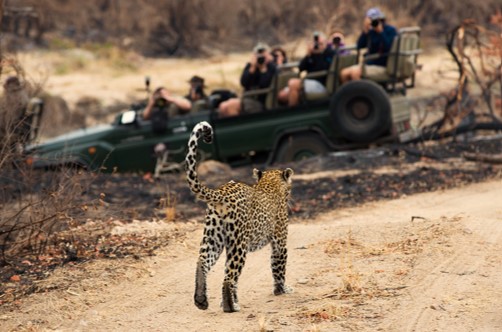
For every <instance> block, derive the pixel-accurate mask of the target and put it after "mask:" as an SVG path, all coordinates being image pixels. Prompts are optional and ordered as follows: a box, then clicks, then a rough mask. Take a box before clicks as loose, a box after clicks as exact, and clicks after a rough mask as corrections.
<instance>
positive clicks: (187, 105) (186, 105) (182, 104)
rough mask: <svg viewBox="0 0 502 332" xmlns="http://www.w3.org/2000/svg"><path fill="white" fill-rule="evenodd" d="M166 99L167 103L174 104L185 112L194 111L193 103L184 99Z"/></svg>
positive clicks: (171, 97)
mask: <svg viewBox="0 0 502 332" xmlns="http://www.w3.org/2000/svg"><path fill="white" fill-rule="evenodd" d="M166 99H167V101H169V102H171V103H173V104H174V105H176V106H178V108H179V109H182V110H184V111H189V110H191V109H192V103H191V102H190V101H189V100H188V99H186V98H184V97H173V96H170V97H169V98H166Z"/></svg>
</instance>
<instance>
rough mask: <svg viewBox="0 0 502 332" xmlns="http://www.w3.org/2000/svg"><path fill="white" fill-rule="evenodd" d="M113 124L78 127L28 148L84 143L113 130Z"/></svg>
mask: <svg viewBox="0 0 502 332" xmlns="http://www.w3.org/2000/svg"><path fill="white" fill-rule="evenodd" d="M112 128H113V126H112V125H110V124H103V125H97V126H93V127H89V128H84V129H78V130H74V131H71V132H69V133H66V134H63V135H60V136H56V137H53V138H50V139H47V140H45V141H43V142H40V143H39V144H34V145H30V146H28V147H27V149H28V150H32V149H39V148H43V147H47V148H48V147H52V146H54V147H56V146H61V145H71V143H72V142H75V143H76V142H78V143H82V142H85V141H89V140H93V139H96V138H97V137H99V136H101V134H103V133H106V132H109V131H110V130H112Z"/></svg>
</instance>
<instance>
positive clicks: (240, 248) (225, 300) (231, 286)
mask: <svg viewBox="0 0 502 332" xmlns="http://www.w3.org/2000/svg"><path fill="white" fill-rule="evenodd" d="M226 254H227V261H226V263H225V278H224V280H223V288H222V306H223V311H224V312H237V311H240V306H239V298H238V297H237V283H238V281H239V277H240V275H241V272H242V268H243V267H244V264H245V262H246V254H247V248H246V243H245V241H243V239H242V237H240V236H239V232H238V231H237V230H235V233H234V236H229V237H227V243H226Z"/></svg>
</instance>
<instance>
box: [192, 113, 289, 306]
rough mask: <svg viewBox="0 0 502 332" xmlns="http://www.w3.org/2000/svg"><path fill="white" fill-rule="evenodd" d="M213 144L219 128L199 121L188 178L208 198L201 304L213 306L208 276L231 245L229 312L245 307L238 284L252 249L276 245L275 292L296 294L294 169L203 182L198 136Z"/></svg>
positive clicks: (198, 285) (198, 283)
mask: <svg viewBox="0 0 502 332" xmlns="http://www.w3.org/2000/svg"><path fill="white" fill-rule="evenodd" d="M201 137H202V139H203V141H204V142H205V143H207V144H210V143H212V140H213V128H212V127H211V125H210V124H209V123H208V122H206V121H202V122H199V123H197V124H196V125H195V126H194V128H193V130H192V132H191V134H190V138H189V141H188V150H187V154H186V158H185V167H186V178H187V181H188V185H189V188H190V190H191V191H192V193H193V194H194V195H195V197H196V199H198V200H201V201H203V202H205V203H206V215H205V219H204V231H203V236H202V240H201V243H200V248H199V256H198V260H197V265H196V272H195V293H194V303H195V306H196V307H197V308H199V309H201V310H206V309H208V306H209V303H208V296H207V276H208V273H209V271H210V270H211V268H212V267H213V266H214V264H215V263H216V261H217V260H218V258H219V257H220V255H221V254H222V252H223V249H225V255H226V261H225V273H224V279H223V286H222V302H221V306H222V307H223V311H224V312H238V311H240V305H239V300H238V296H237V284H238V280H239V277H240V275H241V272H242V269H243V267H244V264H245V262H246V256H247V254H248V253H249V252H254V251H257V250H259V249H261V248H263V247H265V246H266V245H268V244H270V245H271V248H272V250H271V269H272V276H273V281H274V286H273V293H274V295H281V294H287V293H291V292H292V291H293V289H292V288H291V287H289V286H288V285H286V283H285V282H286V263H287V258H288V250H287V237H288V223H289V216H288V212H289V210H288V209H289V208H288V206H289V205H288V204H289V200H290V198H291V197H290V196H291V188H292V176H293V174H294V172H293V170H292V169H291V168H285V169H270V170H263V171H262V170H258V169H256V168H254V169H253V178H254V179H255V183H253V184H251V185H250V184H246V183H242V182H236V181H233V180H231V181H229V182H227V183H225V184H223V185H221V186H219V187H218V188H216V189H213V188H209V187H207V186H206V185H204V184H202V183H201V182H200V180H199V177H198V175H197V151H198V141H199V139H200V138H201Z"/></svg>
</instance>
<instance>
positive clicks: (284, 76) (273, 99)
mask: <svg viewBox="0 0 502 332" xmlns="http://www.w3.org/2000/svg"><path fill="white" fill-rule="evenodd" d="M294 77H298V73H297V72H296V71H294V70H292V69H285V70H279V71H278V72H277V74H275V76H274V77H273V78H272V82H271V83H270V86H269V87H268V88H264V89H256V90H251V91H246V92H244V93H243V94H242V97H243V98H256V97H257V96H260V95H263V94H266V95H267V97H266V98H265V109H267V110H271V109H274V108H277V107H278V106H279V102H278V100H277V95H278V93H279V91H280V90H281V89H282V88H284V87H286V86H287V85H288V81H289V80H290V79H291V78H294Z"/></svg>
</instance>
